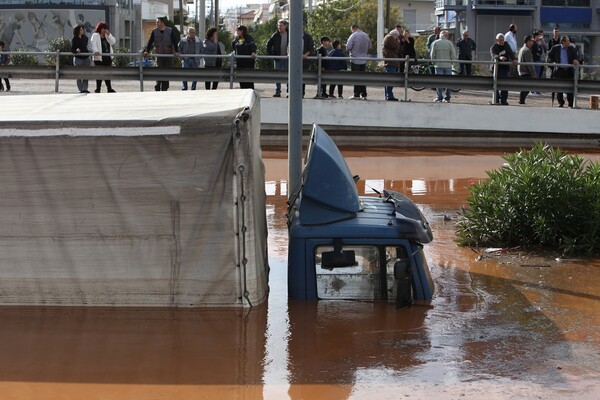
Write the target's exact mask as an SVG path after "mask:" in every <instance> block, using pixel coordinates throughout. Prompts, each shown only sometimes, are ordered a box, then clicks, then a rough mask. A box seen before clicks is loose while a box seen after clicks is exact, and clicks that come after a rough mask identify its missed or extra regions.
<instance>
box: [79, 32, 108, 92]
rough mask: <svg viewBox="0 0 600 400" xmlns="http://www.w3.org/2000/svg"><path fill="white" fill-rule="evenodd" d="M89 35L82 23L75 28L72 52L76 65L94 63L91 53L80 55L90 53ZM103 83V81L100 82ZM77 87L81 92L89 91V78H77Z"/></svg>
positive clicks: (85, 65) (84, 65)
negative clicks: (86, 33)
mask: <svg viewBox="0 0 600 400" xmlns="http://www.w3.org/2000/svg"><path fill="white" fill-rule="evenodd" d="M88 43H89V40H88V37H87V36H86V35H85V27H84V26H83V25H81V24H79V25H77V26H76V27H75V28H73V39H72V40H71V53H73V54H74V56H73V65H74V66H76V67H89V66H90V65H91V64H92V63H91V61H90V56H89V55H79V54H80V53H89V49H88ZM100 85H102V82H101V83H100ZM77 89H79V93H89V90H88V80H87V79H77Z"/></svg>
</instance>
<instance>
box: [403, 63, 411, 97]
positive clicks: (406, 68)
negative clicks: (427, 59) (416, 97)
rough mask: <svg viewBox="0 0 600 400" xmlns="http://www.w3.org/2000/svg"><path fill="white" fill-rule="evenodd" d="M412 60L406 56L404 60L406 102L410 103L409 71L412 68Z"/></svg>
mask: <svg viewBox="0 0 600 400" xmlns="http://www.w3.org/2000/svg"><path fill="white" fill-rule="evenodd" d="M409 60H410V58H409V57H408V56H406V59H405V60H404V101H405V102H406V101H408V69H409V68H410V62H409Z"/></svg>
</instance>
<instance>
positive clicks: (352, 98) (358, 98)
mask: <svg viewBox="0 0 600 400" xmlns="http://www.w3.org/2000/svg"><path fill="white" fill-rule="evenodd" d="M350 100H360V96H352V97H350Z"/></svg>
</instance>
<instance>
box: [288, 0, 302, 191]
mask: <svg viewBox="0 0 600 400" xmlns="http://www.w3.org/2000/svg"><path fill="white" fill-rule="evenodd" d="M303 3H304V2H302V1H290V2H289V3H288V4H289V6H288V7H289V12H290V26H289V40H290V51H289V68H288V82H289V89H290V93H289V96H290V97H289V99H288V100H289V101H288V183H289V185H288V199H290V198H292V196H293V193H294V191H296V190H298V189H299V186H300V181H301V178H302V49H303V46H302V36H303V31H304V30H303V26H302V6H303Z"/></svg>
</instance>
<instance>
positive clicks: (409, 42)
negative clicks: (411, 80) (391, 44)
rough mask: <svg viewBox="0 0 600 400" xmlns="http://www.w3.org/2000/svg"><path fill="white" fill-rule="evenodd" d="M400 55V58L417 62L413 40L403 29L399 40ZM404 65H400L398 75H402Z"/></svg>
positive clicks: (406, 30)
mask: <svg viewBox="0 0 600 400" xmlns="http://www.w3.org/2000/svg"><path fill="white" fill-rule="evenodd" d="M400 39H401V40H400V47H401V51H400V55H401V56H402V57H406V56H408V58H410V59H411V60H415V63H416V62H417V50H416V49H415V39H414V38H413V37H412V35H411V34H410V31H409V30H408V29H405V30H404V32H403V34H402V37H401V38H400ZM404 68H405V63H404V62H402V63H400V73H401V74H404Z"/></svg>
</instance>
